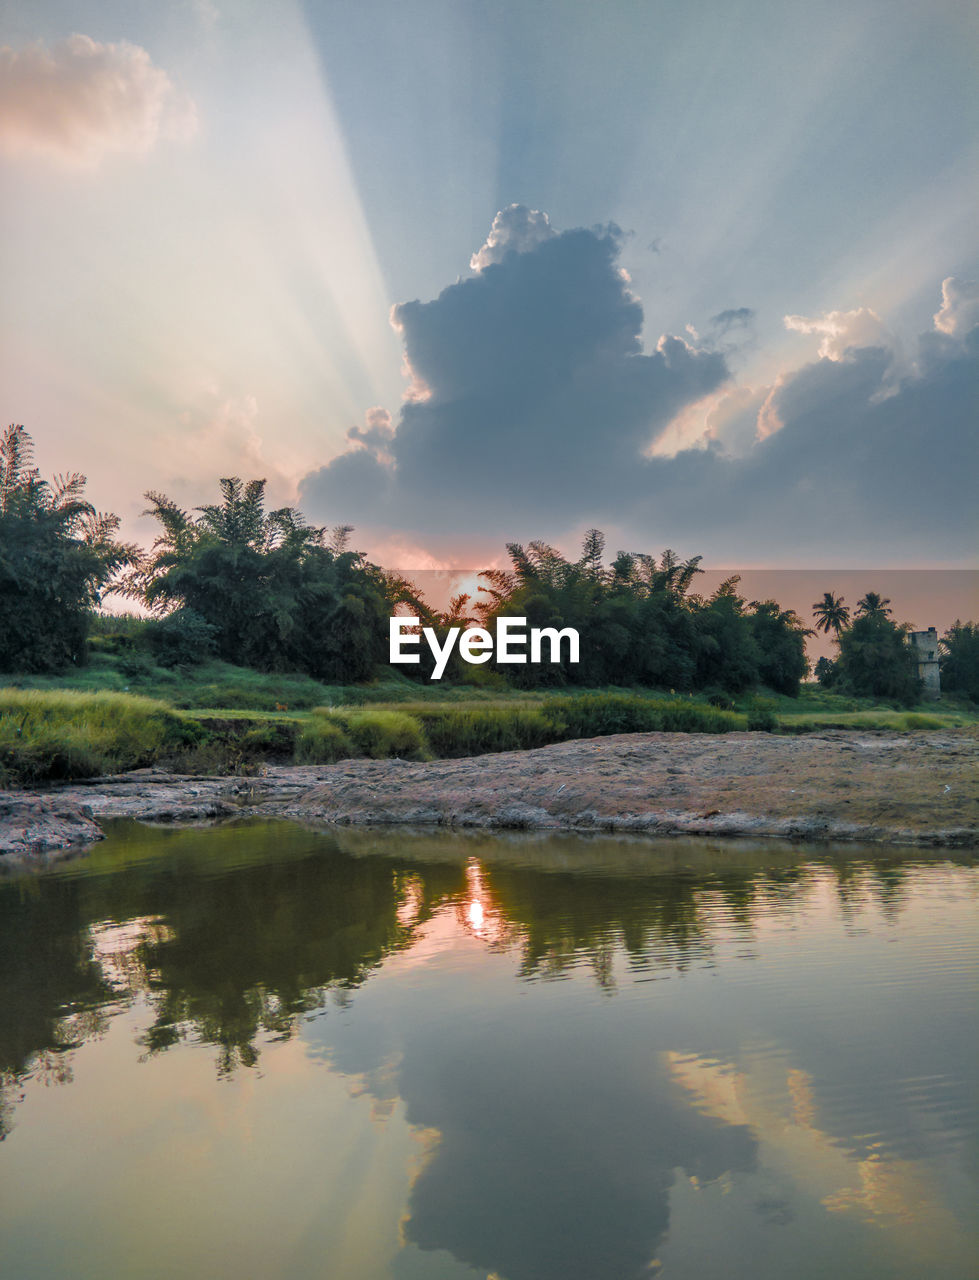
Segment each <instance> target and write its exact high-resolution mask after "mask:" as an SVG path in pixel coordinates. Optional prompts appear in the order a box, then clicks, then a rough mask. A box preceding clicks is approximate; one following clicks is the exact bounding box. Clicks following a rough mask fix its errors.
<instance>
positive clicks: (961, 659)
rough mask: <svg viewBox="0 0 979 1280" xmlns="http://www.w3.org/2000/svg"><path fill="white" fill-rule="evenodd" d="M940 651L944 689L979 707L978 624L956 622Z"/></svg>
mask: <svg viewBox="0 0 979 1280" xmlns="http://www.w3.org/2000/svg"><path fill="white" fill-rule="evenodd" d="M939 647H940V650H941V659H940V661H941V672H942V689H943V690H945V691H946V692H948V693H961V694H964V695H965V697H967V698H969V699H971V700H972V701H973V702H977V703H979V624H977V623H975V622H960V621H959V620H958V618H956V620H955V622H954V623H953V624H952V626H951V627H949V629H948V630H947V631H946V632H945V634H944V635H943V636H942V638H941V640H940V641H939Z"/></svg>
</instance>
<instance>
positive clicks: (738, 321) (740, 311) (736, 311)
mask: <svg viewBox="0 0 979 1280" xmlns="http://www.w3.org/2000/svg"><path fill="white" fill-rule="evenodd" d="M754 318H755V313H754V312H753V311H752V309H751V308H750V307H734V308H733V309H731V310H728V311H719V312H718V313H717V315H716V316H711V318H710V323H711V327H712V328H713V329H714V331H715V332H716V333H718V334H722V333H727V331H728V330H729V329H743V328H745V326H746V325H749V324H751V322H752V320H754Z"/></svg>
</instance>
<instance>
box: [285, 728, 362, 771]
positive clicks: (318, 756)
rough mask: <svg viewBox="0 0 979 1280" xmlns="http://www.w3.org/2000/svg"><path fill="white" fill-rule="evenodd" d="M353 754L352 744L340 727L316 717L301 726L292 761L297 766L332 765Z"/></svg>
mask: <svg viewBox="0 0 979 1280" xmlns="http://www.w3.org/2000/svg"><path fill="white" fill-rule="evenodd" d="M354 754H355V751H354V744H353V743H352V742H351V741H350V739H349V738H348V737H347V735H346V734H345V733H344V731H343V730H342V729H341V727H340V726H339V725H338V724H336V723H335V722H334V721H333V720H328V719H327V718H326V717H325V716H317V717H316V719H315V720H310V721H309V722H307V723H306V724H304V725H303V727H302V730H301V732H300V734H299V736H298V737H297V739H296V746H295V755H294V759H295V761H296V763H297V764H333V762H334V761H335V760H346V759H347V758H348V756H352V755H354Z"/></svg>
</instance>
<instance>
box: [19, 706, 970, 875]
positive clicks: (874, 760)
mask: <svg viewBox="0 0 979 1280" xmlns="http://www.w3.org/2000/svg"><path fill="white" fill-rule="evenodd" d="M17 797H19V799H18V798H17ZM4 804H6V805H8V810H7V811H6V812H5V811H4V810H3V809H2V808H0V851H2V850H4V849H7V848H8V847H9V848H14V847H16V848H17V849H21V850H26V849H27V848H28V847H30V848H36V849H38V850H40V849H44V848H60V847H64V844H65V843H66V842H68V841H69V840H72V839H73V837H74V835H75V833H76V832H77V833H78V834H77V839H75V840H74V841H73V842H76V843H77V842H82V841H84V840H91V839H97V838H98V835H99V833H98V829H97V828H96V827H95V824H94V823H93V822H91V819H90V818H87V817H86V816H85V814H86V811H87V812H90V813H91V815H92V817H94V818H95V819H100V818H139V819H143V820H145V821H156V822H206V821H211V820H214V819H221V818H227V817H232V816H252V815H257V816H267V817H276V816H278V817H287V818H293V819H298V820H300V821H306V822H310V823H312V824H314V825H320V824H322V825H332V824H337V823H341V824H351V823H352V824H357V825H370V824H376V825H392V824H397V825H404V826H415V827H419V826H421V827H424V826H433V825H439V826H464V827H482V828H486V829H490V830H565V831H631V832H636V833H639V834H644V833H645V834H650V835H670V834H680V833H682V834H686V835H709V836H721V835H737V836H780V837H785V838H788V839H793V840H858V841H870V842H884V843H895V844H918V845H928V844H930V845H945V846H954V847H965V848H969V847H975V846H977V845H979V738H977V736H976V735H975V734H974V733H970V732H969V731H942V732H933V733H868V732H864V731H845V730H834V731H829V732H825V733H820V734H809V735H806V736H800V737H795V738H793V737H781V736H777V735H772V734H764V733H733V734H725V735H723V736H708V735H699V734H677V733H643V734H639V733H634V734H620V735H617V736H615V737H609V738H588V739H583V740H580V741H575V742H563V743H558V744H556V745H554V746H549V747H541V748H540V749H539V750H536V751H508V752H502V753H499V754H495V755H485V756H476V757H473V758H469V759H462V760H435V761H431V762H428V763H411V762H407V761H402V760H344V761H341V762H339V763H338V764H335V765H304V766H299V767H286V766H271V767H269V768H267V769H265V770H262V771H261V773H260V774H259V775H258V776H253V777H230V778H228V777H224V778H222V777H185V776H182V775H178V774H171V773H166V772H163V771H161V770H154V769H143V770H137V771H135V772H133V773H128V774H122V775H119V776H117V777H111V778H99V779H95V780H93V781H92V782H89V783H84V784H78V783H76V784H72V785H71V786H67V787H62V788H59V789H58V790H52V791H50V792H48V793H46V796H45V797H42V796H40V795H38V794H34V795H31V794H30V793H23V792H22V793H8V794H7V795H6V796H4V797H0V805H4ZM16 804H20V805H22V806H23V805H26V806H27V808H24V809H21V810H20V811H19V812H20V814H21V816H19V817H18V816H17V814H16V813H15V811H14V809H13V808H10V807H9V806H11V805H14V806H16ZM31 805H33V806H34V808H33V809H31V807H30V806H31ZM44 806H47V807H46V808H45V807H44ZM52 806H53V807H52ZM55 810H57V811H58V812H61V811H62V810H63V811H64V814H65V815H66V816H64V817H63V818H60V819H56V816H55ZM8 814H9V816H8ZM72 814H73V815H76V816H75V817H71V816H68V815H72ZM30 815H33V817H31V816H30ZM86 823H87V824H88V825H85V824H86ZM93 829H94V831H93Z"/></svg>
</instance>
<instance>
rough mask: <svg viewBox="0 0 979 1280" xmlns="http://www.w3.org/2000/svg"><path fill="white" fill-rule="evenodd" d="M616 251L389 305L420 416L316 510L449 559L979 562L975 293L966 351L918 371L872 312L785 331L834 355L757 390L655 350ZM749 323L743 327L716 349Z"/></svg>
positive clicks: (958, 315) (304, 486)
mask: <svg viewBox="0 0 979 1280" xmlns="http://www.w3.org/2000/svg"><path fill="white" fill-rule="evenodd" d="M619 246H620V235H619V233H617V232H616V231H615V230H614V229H609V230H605V231H595V230H591V231H587V230H581V229H579V230H574V231H566V232H562V233H560V234H558V233H553V234H550V235H548V236H547V237H546V238H544V239H543V240H541V241H540V243H538V244H536V245H534V246H533V247H531V248H529V249H525V250H523V251H521V252H519V253H510V254H507V255H505V256H504V257H503V259H502V260H501V261H500V262H495V263H494V262H490V263H488V264H487V265H486V266H484V267H483V268H482V270H481V271H479V272H478V273H477V274H476V275H474V276H472V277H471V278H469V279H466V280H463V281H460V282H458V283H457V284H454V285H451V286H449V287H448V288H447V289H445V290H443V292H442V293H441V294H440V295H439V296H438V298H436V299H435V300H434V301H431V302H424V303H423V302H410V303H405V304H403V305H401V306H399V307H396V308H395V310H394V318H395V322H396V324H397V325H398V327H399V329H400V331H401V335H402V338H403V342H404V348H405V365H406V370H407V372H408V374H409V376H410V377H411V378H412V380H413V382H414V384H415V385H416V386H422V387H424V388H425V397H426V398H421V399H419V398H416V399H411V400H408V401H406V403H404V405H403V406H402V409H401V413H400V416H399V418H398V421H397V425H396V428H395V426H394V424H393V423H392V422H391V420H390V419H389V418H388V417H386V416H384V415H383V411H378V410H372V411H371V413H372V414H373V415H374V416H373V417H371V416H369V418H368V425H367V426H366V427H365V428H355V429H354V430H352V431H351V432H350V433H349V434H348V440H349V441H350V444H351V446H352V447H351V448H350V449H349V450H348V451H347V452H346V453H344V454H342V455H340V456H339V457H337V458H334V459H333V460H332V461H331V462H328V463H327V464H326V465H325V466H323V467H321V468H320V469H319V470H317V471H314V472H312V473H311V474H309V475H307V476H306V477H305V479H304V480H303V481H302V482H301V487H300V492H301V501H302V503H303V504H304V506H305V507H307V508H309V509H310V514H311V515H312V516H314V517H315V518H316V519H317V520H319V521H322V522H324V523H337V522H343V523H352V524H354V525H356V526H358V527H360V528H362V529H363V528H364V526H367V527H368V528H369V529H372V530H377V531H378V532H380V531H381V530H392V529H396V530H398V531H399V533H400V534H402V535H405V536H407V535H410V536H411V538H412V539H413V540H414V541H415V542H416V543H422V542H423V543H424V544H425V546H426V547H427V548H428V549H429V550H432V551H435V552H436V553H437V554H438V555H440V556H443V557H446V558H449V559H451V558H452V556H453V547H454V546H457V547H458V549H459V553H460V554H461V553H462V547H463V546H466V547H470V548H471V547H472V546H473V545H474V543H475V542H478V541H479V539H480V538H482V539H483V543H482V545H487V539H489V538H492V539H493V541H494V542H496V541H497V540H498V541H499V542H501V543H502V542H503V541H504V540H506V539H514V538H515V539H518V540H520V539H525V538H529V537H544V538H547V539H548V540H551V541H556V542H562V541H563V543H564V544H565V545H567V546H568V547H569V549H570V548H571V547H572V546H573V543H574V541H575V539H576V537H577V534H578V532H579V531H580V530H582V529H583V528H586V527H588V526H589V525H598V526H599V527H604V528H606V529H607V530H608V531H609V533H610V542H611V541H612V540H615V542H616V545H618V546H628V547H631V548H633V549H645V550H655V549H657V548H662V546H665V545H674V546H677V547H680V548H681V549H685V550H687V552H688V553H689V554H695V553H704V554H707V555H709V556H711V558H712V559H713V560H714V561H715V562H719V563H727V564H730V563H736V562H737V561H738V560H739V559H740V560H747V559H749V558H750V559H751V560H754V561H761V562H762V563H765V562H768V563H774V562H778V561H782V562H784V561H785V559H786V558H788V557H791V558H792V559H795V560H796V561H797V562H798V561H799V560H802V561H803V562H808V563H816V564H818V563H819V562H821V561H822V562H826V561H827V559H830V560H836V561H837V562H839V563H854V562H855V561H859V560H863V561H864V562H868V561H870V562H872V561H874V560H876V561H877V562H879V563H884V564H887V563H894V562H895V561H898V562H900V559H901V558H903V559H904V561H905V562H906V563H907V562H911V563H914V562H920V560H921V559H922V558H936V557H937V558H938V559H939V560H941V561H952V562H961V561H962V560H963V559H964V558H965V557H967V556H968V555H969V553H970V548H971V547H972V546H973V545H974V541H975V535H976V528H975V516H974V514H973V513H974V497H973V493H972V490H973V487H974V477H975V474H976V470H977V466H979V458H977V452H976V433H975V426H974V413H975V409H974V406H975V403H976V401H977V398H979V387H977V375H979V327H976V328H974V329H972V330H971V332H965V331H964V323H965V319H966V315H967V307H966V301H967V298H966V294H965V292H964V290H963V289H962V288H958V289H950V288H948V287H947V288H946V289H945V291H944V294H943V297H944V299H945V302H944V306H943V309H942V312H940V313H939V317H941V321H942V323H944V324H946V325H949V324H951V325H952V327H953V329H954V331H955V332H954V334H952V333H949V332H948V331H947V329H946V330H942V329H941V328H940V327H939V328H932V329H931V330H930V331H929V332H928V333H926V334H923V335H921V337H920V338H919V341H918V344H917V355H916V358H915V359H914V360H908V361H904V360H903V359H900V358H899V352H898V345H897V340H896V339H895V338H893V337H892V335H891V333H890V331H889V329H888V327H887V325H886V324H885V323H884V321H883V320H882V319H881V318H880V316H878V315H877V314H876V313H875V312H873V311H871V310H870V309H868V308H865V307H861V308H858V309H855V310H850V311H843V310H840V311H832V312H829V313H828V314H826V315H823V316H820V317H815V318H810V317H804V316H792V317H789V320H788V321H787V323H789V325H790V327H791V328H793V329H795V330H796V331H798V332H802V333H807V334H815V335H817V336H818V337H819V339H820V345H819V350H820V355H819V358H818V359H815V360H813V361H812V362H810V363H806V364H802V365H801V366H797V367H795V368H788V369H783V370H782V371H781V372H780V373H779V374H778V376H777V377H776V378H775V379H774V380H773V381H772V382H771V383H770V384H769V385H767V386H757V387H744V386H737V385H735V384H734V383H733V381H732V379H731V378H730V376H729V368H728V365H727V363H726V355H725V351H724V350H719V349H718V348H717V346H715V345H714V343H713V341H711V342H710V343H709V345H707V346H697V345H691V343H689V342H687V341H684V340H683V339H681V338H677V337H671V336H664V337H662V338H660V339H659V341H658V342H657V343H656V344H655V346H653V347H652V349H651V350H648V351H647V350H644V348H643V344H642V342H641V340H640V334H641V331H642V327H643V308H642V305H641V303H640V302H639V300H638V299H637V298H635V297H634V296H633V295H632V294H631V293H630V291H629V289H628V287H627V285H626V283H625V281H624V280H623V279H622V275H621V273H620V271H619V267H618V254H619ZM953 314H954V317H955V318H954V323H953V321H952V319H951V316H952V315H953ZM751 321H752V316H751V313H750V311H749V309H747V308H736V309H732V311H731V312H722V313H720V315H719V316H715V317H714V319H713V321H712V322H711V332H717V331H718V330H721V331H724V330H725V329H728V330H729V329H732V328H734V329H738V328H741V327H743V326H745V325H748V324H750V323H751ZM937 323H938V321H937V320H936V324H937ZM384 536H388V535H387V534H385V535H384ZM490 545H492V544H490ZM456 562H457V563H461V562H459V561H456Z"/></svg>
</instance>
